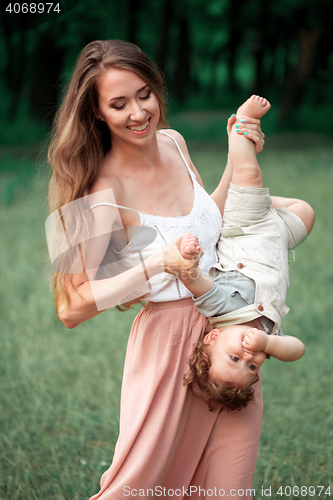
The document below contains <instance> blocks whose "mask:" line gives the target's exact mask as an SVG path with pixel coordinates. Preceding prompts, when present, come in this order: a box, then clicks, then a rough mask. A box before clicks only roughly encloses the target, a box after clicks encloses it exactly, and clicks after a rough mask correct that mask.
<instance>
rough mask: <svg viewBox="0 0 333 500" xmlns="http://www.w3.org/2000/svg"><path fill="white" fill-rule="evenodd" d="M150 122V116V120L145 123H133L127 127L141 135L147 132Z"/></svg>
mask: <svg viewBox="0 0 333 500" xmlns="http://www.w3.org/2000/svg"><path fill="white" fill-rule="evenodd" d="M150 122H151V119H150V118H148V120H147V121H146V122H145V123H144V124H143V125H131V126H128V127H127V128H129V129H130V130H131V131H132V132H134V133H135V134H139V135H140V134H145V133H146V132H148V130H149V129H150Z"/></svg>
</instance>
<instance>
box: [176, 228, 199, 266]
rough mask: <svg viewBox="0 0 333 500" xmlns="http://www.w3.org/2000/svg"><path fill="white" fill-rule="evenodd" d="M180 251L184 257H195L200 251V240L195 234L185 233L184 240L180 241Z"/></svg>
mask: <svg viewBox="0 0 333 500" xmlns="http://www.w3.org/2000/svg"><path fill="white" fill-rule="evenodd" d="M179 251H180V254H181V256H182V257H184V259H190V260H192V259H194V258H195V257H197V256H198V255H199V253H200V245H199V240H198V238H197V237H196V236H193V234H189V233H188V234H185V236H184V237H183V239H182V241H181V242H180V247H179Z"/></svg>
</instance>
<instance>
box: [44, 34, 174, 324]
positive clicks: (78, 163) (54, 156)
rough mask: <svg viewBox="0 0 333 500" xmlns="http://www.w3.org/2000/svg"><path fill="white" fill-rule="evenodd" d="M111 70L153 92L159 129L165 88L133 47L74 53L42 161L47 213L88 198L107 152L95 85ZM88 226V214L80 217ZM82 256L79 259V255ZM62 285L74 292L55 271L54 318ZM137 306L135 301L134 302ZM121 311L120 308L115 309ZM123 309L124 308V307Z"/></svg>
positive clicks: (62, 298)
mask: <svg viewBox="0 0 333 500" xmlns="http://www.w3.org/2000/svg"><path fill="white" fill-rule="evenodd" d="M111 68H117V69H126V70H129V71H133V72H134V73H136V74H137V75H139V76H140V77H141V78H142V79H143V80H144V81H145V82H146V83H147V84H148V85H149V86H150V87H151V89H152V91H153V92H154V94H155V96H156V98H157V100H158V103H159V107H160V120H159V123H158V128H162V127H165V126H166V125H165V88H164V84H163V79H162V76H161V73H160V72H159V70H158V69H157V67H156V66H155V65H154V64H153V63H152V61H150V59H149V58H148V57H147V56H146V55H145V54H144V52H142V50H141V49H140V48H139V47H137V46H136V45H134V44H132V43H129V42H124V41H121V40H97V41H94V42H91V43H89V44H88V45H87V46H86V47H85V48H84V49H83V50H82V52H81V53H80V55H79V58H78V60H77V63H76V66H75V69H74V72H73V75H72V78H71V80H70V82H69V85H68V87H67V89H66V90H65V92H64V96H63V99H62V104H61V106H60V108H59V110H58V112H57V114H56V116H55V119H54V124H53V130H52V140H51V143H50V146H49V151H48V161H49V163H50V165H51V168H52V177H51V180H50V183H49V192H48V201H49V206H50V211H51V212H54V211H56V210H58V211H59V215H60V219H61V218H62V216H61V211H60V210H61V207H62V206H64V205H66V204H67V203H70V202H72V201H74V200H77V199H79V198H82V197H84V196H86V195H88V194H89V190H90V189H91V187H92V186H93V184H94V182H95V181H96V179H97V177H98V174H99V171H100V167H101V164H102V160H103V157H104V155H105V154H106V152H107V151H108V150H109V149H110V148H112V137H111V135H110V132H109V129H108V128H107V125H106V124H105V123H104V122H103V121H100V120H98V119H97V113H98V81H99V79H100V78H101V77H102V76H103V75H104V74H105V73H106V72H107V71H108V70H109V69H111ZM84 217H85V218H86V220H85V221H84V224H86V225H89V220H88V219H89V218H92V217H93V216H92V214H89V211H88V210H87V211H86V213H85V214H84ZM81 257H82V255H81ZM68 285H70V286H72V287H73V288H74V289H75V286H74V284H73V280H72V276H71V275H70V274H69V273H61V272H59V271H56V272H55V274H54V276H53V279H52V282H51V290H52V291H54V292H55V305H56V310H57V313H58V314H59V305H60V303H63V302H64V303H65V304H66V305H65V307H67V306H68V304H69V295H68V292H67V287H68ZM136 302H139V299H138V300H136ZM121 309H122V310H123V309H124V307H122V308H121ZM125 309H126V307H125Z"/></svg>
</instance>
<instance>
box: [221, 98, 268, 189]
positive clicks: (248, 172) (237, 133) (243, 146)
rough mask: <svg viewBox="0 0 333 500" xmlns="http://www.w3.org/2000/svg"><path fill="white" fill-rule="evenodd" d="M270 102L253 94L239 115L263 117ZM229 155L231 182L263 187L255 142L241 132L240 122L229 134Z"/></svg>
mask: <svg viewBox="0 0 333 500" xmlns="http://www.w3.org/2000/svg"><path fill="white" fill-rule="evenodd" d="M270 107H271V105H270V103H269V102H268V101H267V100H266V99H264V98H263V97H259V96H255V95H253V96H251V97H250V99H248V100H247V101H246V102H245V103H244V104H243V105H242V106H241V107H240V108H238V110H237V117H238V118H239V117H241V120H243V119H244V120H246V117H251V118H258V119H259V118H261V117H262V116H263V115H264V114H266V113H267V111H268V110H269V109H270ZM229 157H230V161H231V165H232V169H233V171H232V179H231V182H232V183H233V184H235V185H237V186H242V187H257V188H261V187H263V180H262V174H261V170H260V167H259V164H258V162H257V157H256V152H255V147H254V144H253V143H252V142H251V141H249V140H248V139H246V138H245V137H244V136H243V135H242V134H241V129H240V124H239V122H238V123H237V124H236V126H235V127H233V128H232V131H231V133H230V136H229Z"/></svg>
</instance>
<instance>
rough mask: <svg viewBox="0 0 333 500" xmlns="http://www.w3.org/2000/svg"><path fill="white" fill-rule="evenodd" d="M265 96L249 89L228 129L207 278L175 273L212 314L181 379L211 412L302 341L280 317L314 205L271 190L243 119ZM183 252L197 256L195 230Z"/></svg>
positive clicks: (248, 393) (240, 396)
mask: <svg viewBox="0 0 333 500" xmlns="http://www.w3.org/2000/svg"><path fill="white" fill-rule="evenodd" d="M269 109H270V104H269V102H268V101H267V100H266V99H264V98H262V97H259V96H252V97H251V98H250V99H248V100H247V101H246V102H245V103H244V104H243V105H242V106H241V107H240V108H239V109H238V111H237V122H236V126H235V127H233V129H232V130H231V132H230V138H229V162H230V163H231V168H232V176H231V184H230V189H229V192H228V197H227V200H226V204H225V209H224V215H223V227H222V229H221V236H220V240H219V243H218V260H219V262H218V264H217V265H216V266H214V267H213V268H211V269H210V271H209V277H208V276H206V275H205V274H204V273H203V271H202V270H201V269H200V268H197V269H196V270H195V271H196V272H195V275H193V273H192V276H187V275H186V273H184V275H183V276H179V277H180V279H181V281H182V282H183V283H184V285H185V286H186V287H187V288H188V289H189V290H190V292H191V293H192V294H193V296H194V297H193V299H194V302H195V305H196V307H197V308H198V309H199V311H200V312H201V313H202V314H204V315H205V316H207V317H209V319H210V323H211V330H210V331H209V332H208V333H207V334H206V335H205V336H204V337H203V338H201V339H200V340H199V342H197V344H195V346H194V350H193V352H192V353H191V355H190V356H189V359H188V365H189V370H188V372H187V373H186V374H185V376H184V383H185V385H189V386H191V388H192V390H193V392H194V393H195V394H196V395H197V396H199V397H201V398H202V399H203V400H204V401H205V402H206V403H207V404H208V407H209V409H210V410H211V411H213V410H215V409H217V408H218V407H219V405H220V404H221V403H222V404H223V405H224V407H226V408H228V409H229V410H235V409H238V410H240V409H241V408H242V407H244V406H246V405H247V404H248V403H249V402H250V401H251V400H252V399H253V397H254V395H253V393H254V390H253V388H252V387H251V386H252V384H254V383H255V382H256V381H257V380H258V375H257V372H258V370H259V368H260V366H261V365H262V364H263V362H264V361H265V359H266V358H267V357H270V356H273V357H275V358H278V359H280V360H281V361H295V360H297V359H299V358H300V357H302V356H303V354H304V345H303V343H302V342H301V341H300V340H299V339H297V338H295V337H291V336H287V335H283V334H282V331H281V328H280V327H281V320H282V318H283V317H284V316H285V315H286V314H287V312H288V310H289V309H288V307H287V306H286V304H285V299H286V294H287V289H288V286H289V269H288V251H289V250H292V249H294V248H295V247H296V246H297V245H299V244H300V243H301V242H302V241H304V240H305V238H306V237H307V235H308V234H309V233H310V231H311V229H312V226H313V224H314V219H315V216H314V211H313V209H312V208H311V207H310V205H309V204H308V203H306V202H305V201H302V200H298V199H289V198H280V197H274V196H272V197H271V196H270V195H269V190H268V189H267V188H264V187H263V179H262V173H261V170H260V167H259V165H258V162H257V158H256V153H255V147H254V144H253V143H252V142H251V141H249V140H248V139H246V138H245V137H244V136H243V133H242V125H241V124H242V123H244V122H246V118H247V117H250V118H258V119H260V118H261V117H262V116H263V115H264V114H265V113H266V112H267V111H268V110H269ZM180 253H181V255H182V256H183V257H184V258H186V259H191V260H192V259H195V258H198V256H200V244H199V241H198V239H197V237H196V236H194V235H191V234H187V235H185V236H184V237H183V239H182V241H181V245H180Z"/></svg>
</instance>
